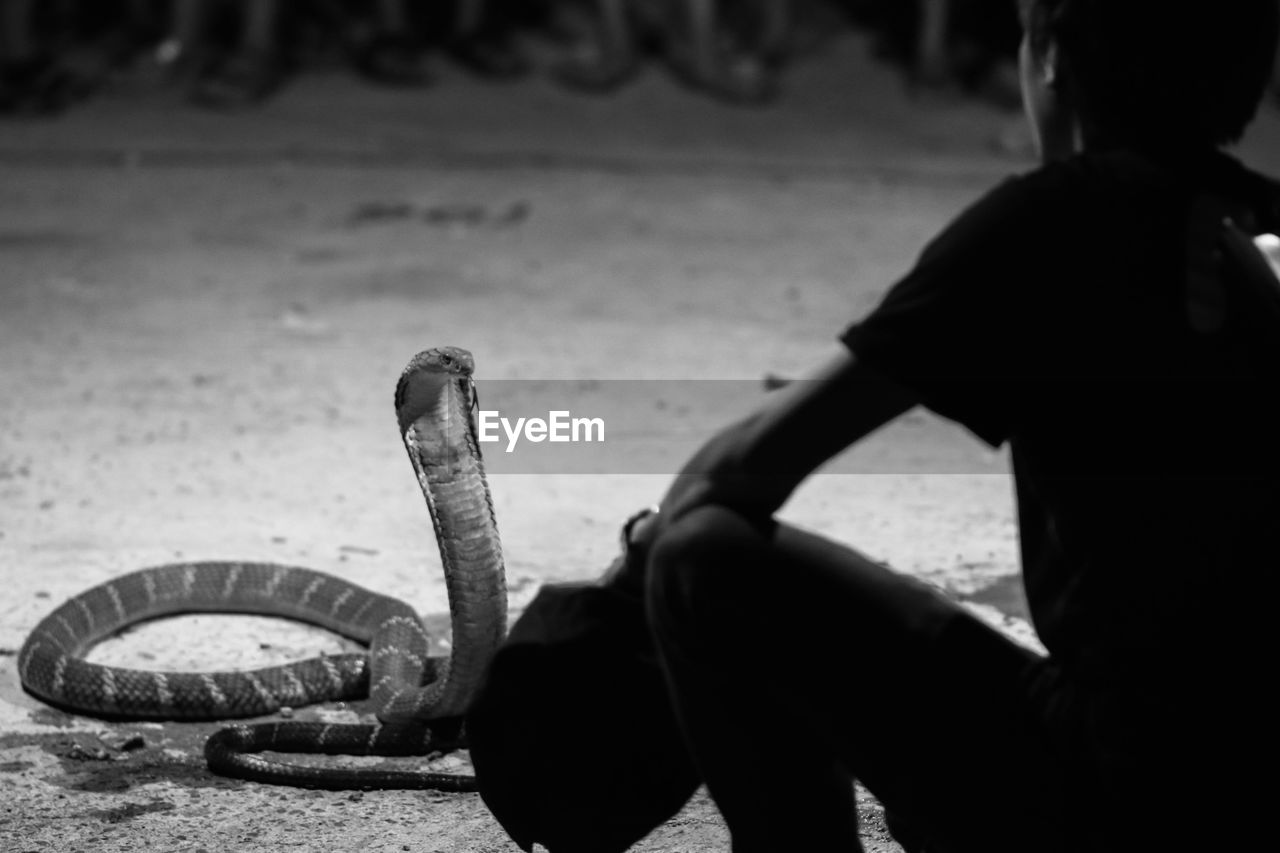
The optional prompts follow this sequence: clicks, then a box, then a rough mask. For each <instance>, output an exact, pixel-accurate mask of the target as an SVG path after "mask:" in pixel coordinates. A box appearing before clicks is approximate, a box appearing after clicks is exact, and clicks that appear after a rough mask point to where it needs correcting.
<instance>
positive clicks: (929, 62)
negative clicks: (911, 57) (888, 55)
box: [912, 0, 951, 86]
mask: <svg viewBox="0 0 1280 853" xmlns="http://www.w3.org/2000/svg"><path fill="white" fill-rule="evenodd" d="M916 8H917V9H918V10H919V16H918V20H917V22H916V45H915V61H914V63H913V66H912V77H913V78H914V79H915V82H916V83H917V84H919V85H922V86H943V85H946V84H947V83H948V82H950V80H951V56H950V50H949V40H948V38H947V37H948V34H949V32H950V17H951V0H918V2H917V5H916Z"/></svg>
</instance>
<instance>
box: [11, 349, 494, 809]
mask: <svg viewBox="0 0 1280 853" xmlns="http://www.w3.org/2000/svg"><path fill="white" fill-rule="evenodd" d="M474 367H475V364H474V361H473V359H472V357H471V354H470V353H469V352H467V351H466V350H463V349H459V348H457V347H441V348H438V349H431V350H427V351H425V352H422V353H419V354H418V355H417V356H415V357H414V358H413V359H412V360H411V361H410V362H409V365H408V366H407V367H406V368H405V370H404V372H403V373H402V374H401V376H400V381H399V383H398V384H397V386H396V395H395V408H396V417H397V420H398V422H399V427H400V434H401V437H402V439H403V441H404V445H405V448H406V449H407V450H408V452H409V459H410V461H411V462H412V463H413V469H414V471H415V473H416V474H417V479H418V485H419V486H420V488H421V489H422V493H423V495H424V496H425V497H426V501H427V509H428V511H429V513H430V515H431V521H432V525H433V526H434V529H435V536H436V541H437V544H438V546H439V549H440V558H441V562H442V563H443V566H444V574H445V582H446V588H447V592H448V598H449V611H450V621H451V624H452V631H453V637H452V644H451V651H450V654H449V655H448V656H447V657H445V658H439V657H429V656H428V654H427V649H428V638H427V633H426V629H425V627H424V625H423V623H422V621H421V619H420V618H419V616H418V614H417V613H416V612H415V611H414V610H413V608H412V607H410V606H409V605H408V604H406V603H405V602H403V601H399V600H397V599H395V598H390V597H388V596H385V595H380V594H378V593H375V592H372V591H370V590H367V589H364V588H362V587H359V586H357V585H355V584H352V583H349V582H347V581H345V580H341V579H339V578H336V577H333V576H331V575H326V574H323V573H320V572H317V571H313V570H311V569H306V568H301V567H297V566H286V565H279V564H275V563H241V562H198V563H170V564H166V565H161V566H155V567H152V568H147V569H141V570H139V571H135V572H132V573H130V574H127V575H124V576H122V577H119V578H116V579H114V580H112V581H109V582H107V583H104V584H101V585H99V586H96V587H94V588H92V589H89V590H87V591H85V592H83V593H81V594H79V595H77V596H75V597H73V598H71V599H70V600H69V601H67V602H66V603H65V604H63V605H62V606H60V607H59V608H57V609H56V610H54V611H53V612H52V613H50V614H49V615H48V616H46V617H45V618H44V619H43V620H41V621H40V623H39V624H38V625H36V627H35V629H34V630H33V631H32V632H31V635H30V636H29V637H28V638H27V641H26V642H25V643H24V644H23V647H22V650H21V651H20V652H19V657H18V672H19V675H20V677H21V679H22V684H23V686H24V687H25V688H26V689H27V691H29V692H30V693H32V694H33V695H35V696H36V697H38V698H40V699H42V700H44V701H46V702H48V703H50V704H52V705H55V706H58V707H60V708H63V709H66V710H69V711H73V712H77V713H85V714H92V715H96V716H101V717H109V718H115V719H167V720H174V719H177V720H199V719H206V720H207V719H227V718H234V717H250V716H259V715H264V714H271V713H274V712H276V711H278V710H280V709H281V708H284V707H298V706H301V705H307V704H312V703H317V702H327V701H336V700H344V699H355V698H363V697H364V696H369V697H370V698H371V700H372V705H373V707H374V709H375V714H376V716H377V718H378V720H379V723H378V724H376V725H328V724H323V723H303V722H292V721H286V722H276V723H260V724H256V725H237V726H232V727H230V728H225V729H222V730H221V731H219V732H217V733H215V734H214V735H213V736H212V737H211V738H210V739H209V740H208V742H207V743H206V745H205V757H206V760H207V761H208V763H209V767H210V769H211V770H213V771H214V772H216V773H221V774H223V775H228V776H236V777H240V778H244V779H250V780H254V781H259V782H269V783H275V784H286V785H299V786H305V787H315V788H330V789H346V788H436V789H444V790H474V788H475V780H474V778H473V777H470V776H456V775H451V774H441V773H428V772H425V771H418V770H381V769H375V768H345V767H342V768H340V767H315V766H300V765H296V764H289V763H286V762H283V761H279V760H275V759H269V758H267V757H264V756H262V755H260V754H258V753H261V752H262V751H264V750H272V751H276V752H321V753H327V754H355V755H426V754H429V753H432V752H444V751H449V750H452V749H456V748H458V747H461V746H465V735H464V733H463V732H462V730H461V724H460V719H461V715H462V714H463V713H464V712H465V711H466V708H467V705H468V703H469V702H470V700H471V697H472V696H473V695H474V693H475V691H476V689H477V687H478V686H479V682H480V679H481V677H482V676H483V672H484V669H485V667H486V665H487V664H488V661H489V659H490V657H491V656H492V655H493V653H494V651H495V650H496V649H497V647H498V645H499V644H500V643H501V641H502V639H503V637H504V635H505V633H506V621H507V598H506V582H505V578H504V570H503V563H502V549H501V543H500V541H499V539H498V529H497V524H496V521H495V519H494V512H493V501H492V499H491V497H490V493H489V486H488V483H487V482H486V480H485V474H484V466H483V463H482V460H481V456H480V448H479V444H478V443H477V434H476V423H475V418H474V407H475V403H476V396H475V386H474V382H473V379H472V373H473V371H474ZM193 612H219V613H257V614H267V615H272V616H282V617H286V618H291V619H296V620H300V621H303V622H309V623H311V624H315V625H320V626H322V627H325V628H328V629H330V630H332V631H335V632H337V633H339V634H342V635H344V636H346V637H349V638H351V639H354V640H356V641H359V642H361V643H365V644H368V646H369V653H368V655H362V654H346V655H333V656H321V657H318V658H312V659H309V660H304V661H298V662H294V663H289V664H285V665H281V666H274V667H267V668H264V669H258V670H253V671H243V672H148V671H144V670H135V669H122V668H117V667H111V666H102V665H98V664H94V663H90V662H88V661H86V660H85V659H84V655H85V653H86V652H87V651H88V650H89V648H91V647H92V646H93V645H94V644H95V643H97V642H98V641H100V640H102V639H104V638H106V637H108V636H110V635H111V634H113V633H115V632H117V631H119V630H121V629H122V628H125V627H128V626H130V625H133V624H136V623H138V622H141V621H143V620H148V619H153V618H156V617H161V616H170V615H174V614H179V613H193Z"/></svg>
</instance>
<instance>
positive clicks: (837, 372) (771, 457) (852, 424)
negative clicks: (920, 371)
mask: <svg viewBox="0 0 1280 853" xmlns="http://www.w3.org/2000/svg"><path fill="white" fill-rule="evenodd" d="M773 393H774V395H775V396H774V398H773V399H771V400H770V402H769V404H768V405H766V407H765V408H764V409H762V410H761V411H760V412H759V413H758V414H756V415H755V416H754V417H752V418H751V419H750V420H749V421H747V422H744V423H743V424H741V425H740V426H739V428H738V429H739V430H740V433H739V439H738V440H739V441H740V442H741V444H740V445H739V447H738V453H739V454H740V455H739V459H740V460H741V465H742V468H743V471H744V472H745V473H746V474H748V475H758V476H762V477H769V478H777V479H779V480H781V481H782V482H785V483H788V484H789V486H790V487H791V488H794V487H795V486H796V485H798V484H799V483H800V481H802V480H803V479H804V478H805V477H807V476H809V474H811V473H813V471H815V470H816V469H817V468H819V467H820V466H821V465H822V464H823V463H825V462H826V461H827V460H829V459H831V458H832V457H833V456H835V455H836V454H838V453H840V452H841V451H842V450H844V449H845V448H847V447H849V446H850V445H851V444H853V443H854V442H856V441H858V440H859V439H861V438H862V437H863V436H865V435H867V434H868V433H870V432H873V431H874V430H876V429H878V428H879V427H880V426H882V425H884V424H885V423H887V422H888V421H890V420H892V419H894V418H896V417H897V416H898V415H900V414H902V413H903V412H905V411H907V410H909V409H910V408H912V407H913V406H914V405H915V404H916V398H915V396H914V394H912V393H911V392H910V391H908V390H907V389H905V388H903V387H902V386H900V385H897V384H895V383H892V382H890V381H889V380H887V379H884V378H883V377H880V376H878V375H877V374H875V373H873V372H871V371H869V370H867V369H866V368H864V367H862V366H860V365H858V364H857V363H856V362H855V361H854V359H853V356H852V355H850V354H846V353H841V354H840V355H839V356H838V357H837V358H835V359H833V360H832V361H831V362H829V363H828V364H827V365H825V366H824V367H823V368H822V369H821V370H819V371H818V372H817V373H815V374H814V375H813V376H812V377H810V378H808V379H802V380H798V381H795V382H792V383H790V384H788V385H787V386H786V387H784V388H782V389H780V390H778V391H775V392H773Z"/></svg>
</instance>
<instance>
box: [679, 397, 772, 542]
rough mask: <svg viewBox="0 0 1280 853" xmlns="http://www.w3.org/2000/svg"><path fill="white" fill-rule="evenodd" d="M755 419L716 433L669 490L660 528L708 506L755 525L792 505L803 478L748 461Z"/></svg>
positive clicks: (693, 457)
mask: <svg viewBox="0 0 1280 853" xmlns="http://www.w3.org/2000/svg"><path fill="white" fill-rule="evenodd" d="M754 424H755V419H754V418H748V419H747V420H744V421H741V422H739V423H737V424H734V425H732V426H730V427H729V428H727V429H725V430H722V431H721V432H720V433H718V434H716V435H715V436H714V437H713V438H712V439H711V440H710V441H708V442H707V443H706V444H704V445H703V446H702V448H701V449H699V450H698V452H697V453H695V454H694V455H693V456H692V457H691V458H690V459H689V461H688V462H686V463H685V465H684V467H683V468H682V469H681V471H680V473H679V474H678V475H676V478H675V479H674V480H673V481H672V483H671V485H670V486H669V487H668V488H667V493H666V495H665V496H664V497H663V499H662V502H661V504H660V507H661V514H660V517H659V519H658V523H659V525H660V526H665V525H668V524H674V523H675V522H677V521H679V520H680V519H681V518H682V517H683V516H685V515H686V514H688V513H689V512H692V511H693V510H695V509H698V508H699V507H703V506H711V505H716V506H723V507H726V508H728V509H731V510H733V511H734V512H736V513H738V514H740V515H742V516H744V517H746V518H748V519H751V520H754V521H760V522H763V521H766V520H768V519H769V518H770V517H771V516H772V515H773V514H774V513H775V512H777V510H778V508H779V507H781V506H782V504H783V503H784V502H785V501H786V499H787V497H788V496H789V495H790V494H791V491H792V489H793V488H794V487H795V484H796V480H797V478H795V477H787V476H785V475H784V472H781V471H773V470H767V469H764V470H761V465H760V463H756V464H755V465H752V464H751V463H750V462H749V461H748V459H747V451H748V448H749V447H750V446H751V444H750V441H751V431H752V429H753V427H754Z"/></svg>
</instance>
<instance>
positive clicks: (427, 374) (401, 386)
mask: <svg viewBox="0 0 1280 853" xmlns="http://www.w3.org/2000/svg"><path fill="white" fill-rule="evenodd" d="M475 368H476V360H475V358H474V357H473V356H472V355H471V353H470V352H468V351H467V350H464V349H462V348H461V347H435V348H433V349H429V350H423V351H422V352H420V353H418V354H417V355H415V356H414V357H413V358H412V359H410V361H409V364H408V366H407V367H405V369H404V372H403V373H401V374H400V381H399V382H398V383H397V384H396V417H397V418H398V419H399V421H400V429H401V431H402V432H403V431H404V429H405V428H406V427H407V426H408V425H409V424H410V423H412V422H413V421H415V420H417V419H418V418H419V417H421V416H422V415H423V414H424V413H426V412H427V411H430V410H431V408H432V407H433V406H434V405H435V404H436V403H437V402H438V401H439V398H440V395H441V393H443V392H444V391H445V389H446V388H447V387H448V386H449V385H450V384H451V381H452V380H459V379H461V380H464V381H465V384H466V387H467V393H468V395H471V396H472V398H474V394H473V391H472V381H471V375H472V373H473V372H474V371H475Z"/></svg>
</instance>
